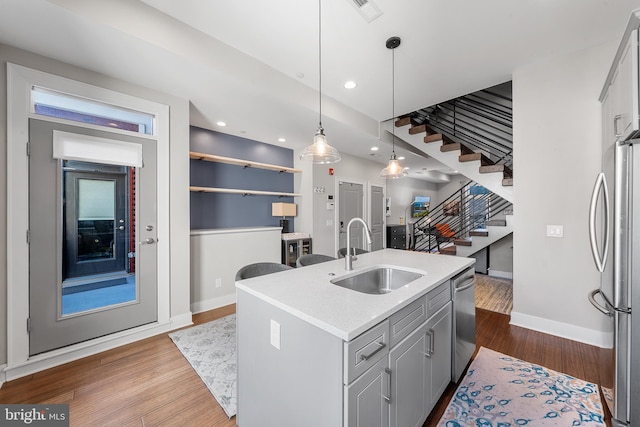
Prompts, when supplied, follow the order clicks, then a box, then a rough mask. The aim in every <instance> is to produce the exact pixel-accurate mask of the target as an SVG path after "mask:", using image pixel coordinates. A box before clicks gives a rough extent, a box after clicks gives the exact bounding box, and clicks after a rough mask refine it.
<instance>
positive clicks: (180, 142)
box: [0, 44, 190, 364]
mask: <svg viewBox="0 0 640 427" xmlns="http://www.w3.org/2000/svg"><path fill="white" fill-rule="evenodd" d="M7 62H11V63H14V64H18V65H23V66H25V67H30V68H33V69H36V70H40V71H44V72H47V73H51V74H56V75H59V76H63V77H66V78H70V79H73V80H76V81H81V82H85V83H88V84H92V85H96V86H100V87H104V88H108V89H112V90H116V91H119V92H122V93H127V94H130V95H133V96H137V97H140V98H145V99H148V100H151V101H155V102H158V103H162V104H167V105H169V106H170V112H171V121H170V139H171V142H170V148H169V149H170V153H169V155H170V165H169V168H170V174H171V177H170V188H169V197H170V199H171V206H170V211H169V217H170V218H171V230H170V238H171V249H170V251H171V253H170V264H171V265H170V271H171V277H170V283H171V313H170V315H171V316H172V317H174V316H179V315H181V314H185V313H189V312H190V311H189V303H190V298H189V194H188V191H187V189H188V185H189V183H188V177H189V162H188V158H189V157H188V151H189V103H188V101H187V100H184V99H181V98H177V97H175V96H171V95H168V94H164V93H160V92H157V91H153V90H150V89H147V88H144V87H141V86H137V85H133V84H130V83H126V82H123V81H121V80H117V79H114V78H111V77H109V76H105V75H102V74H98V73H95V72H93V71H88V70H85V69H82V68H79V67H75V66H73V65H69V64H65V63H62V62H59V61H54V60H51V59H49V58H45V57H42V56H39V55H35V54H33V53H30V52H25V51H23V50H20V49H16V48H13V47H9V46H6V45H2V44H0V164H2V165H3V166H2V167H3V170H6V168H5V166H4V165H6V152H7V148H6V147H7V132H6V129H7V111H6V106H7V92H6V88H7V87H6V81H7V74H6V73H7V68H6V63H7ZM6 201H7V177H6V173H2V174H0V313H3V315H0V364H3V363H6V354H7V346H6V344H7V324H6V320H7V318H6V307H7V300H6V295H7V256H6V244H7V236H6V229H7V218H6V210H7V206H6ZM24 285H25V286H27V284H24Z"/></svg>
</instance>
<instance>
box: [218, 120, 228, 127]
mask: <svg viewBox="0 0 640 427" xmlns="http://www.w3.org/2000/svg"><path fill="white" fill-rule="evenodd" d="M216 124H217V125H218V126H226V125H227V124H226V123H225V122H223V121H219V122H216Z"/></svg>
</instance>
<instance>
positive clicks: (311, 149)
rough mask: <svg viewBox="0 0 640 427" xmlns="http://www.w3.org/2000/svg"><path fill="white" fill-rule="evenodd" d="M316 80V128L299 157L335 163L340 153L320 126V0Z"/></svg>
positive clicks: (319, 6) (320, 0)
mask: <svg viewBox="0 0 640 427" xmlns="http://www.w3.org/2000/svg"><path fill="white" fill-rule="evenodd" d="M318 80H319V83H318V93H319V104H320V107H319V120H318V130H317V131H316V134H315V135H314V137H313V144H311V145H309V146H308V147H307V148H305V149H304V150H303V151H302V154H300V159H302V160H311V161H312V162H313V163H318V164H327V163H337V162H339V161H340V153H339V152H338V150H336V149H335V148H334V147H332V146H330V145H329V144H328V143H327V137H326V136H325V135H324V128H323V127H322V0H318Z"/></svg>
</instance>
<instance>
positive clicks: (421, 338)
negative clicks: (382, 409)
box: [389, 323, 428, 427]
mask: <svg viewBox="0 0 640 427" xmlns="http://www.w3.org/2000/svg"><path fill="white" fill-rule="evenodd" d="M426 350H427V327H426V323H425V324H423V325H422V326H421V327H419V328H418V329H416V330H415V331H414V332H413V333H411V335H409V336H408V337H407V338H406V339H405V340H404V341H402V342H401V343H400V344H398V345H397V346H395V347H394V348H393V349H392V350H391V352H390V353H389V367H390V368H391V405H390V408H389V409H390V416H391V422H390V426H391V427H419V426H422V424H423V423H424V420H425V419H426V418H427V415H428V412H427V402H428V398H427V392H428V386H427V380H428V374H427V362H428V360H427V357H426V355H427V353H426Z"/></svg>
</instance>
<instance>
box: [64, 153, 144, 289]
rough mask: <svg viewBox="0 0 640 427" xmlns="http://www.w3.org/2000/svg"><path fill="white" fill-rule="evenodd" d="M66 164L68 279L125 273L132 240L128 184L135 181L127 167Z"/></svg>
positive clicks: (65, 221) (65, 215)
mask: <svg viewBox="0 0 640 427" xmlns="http://www.w3.org/2000/svg"><path fill="white" fill-rule="evenodd" d="M65 163H66V164H67V165H65V166H64V167H63V178H62V179H63V182H64V196H63V198H64V200H65V203H64V209H63V216H64V232H63V235H64V249H63V250H64V252H63V259H64V261H65V262H64V267H63V276H64V278H65V280H68V279H73V278H77V277H85V276H91V275H95V274H106V273H112V272H121V273H125V272H126V270H127V255H128V254H127V252H128V251H127V249H128V248H127V241H128V237H129V236H128V234H127V226H126V224H127V222H128V221H127V207H128V206H129V203H128V195H127V186H126V182H127V181H128V180H129V179H131V178H130V174H129V173H128V172H129V171H128V170H127V169H128V168H126V167H123V166H116V167H114V166H111V165H97V164H95V163H87V162H65ZM108 169H115V170H113V171H109V170H108ZM121 169H123V170H121Z"/></svg>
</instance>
